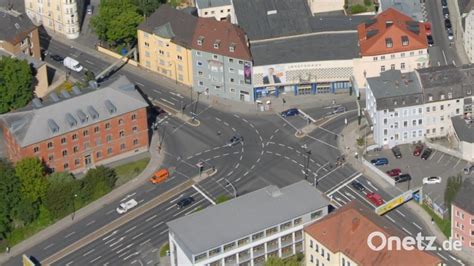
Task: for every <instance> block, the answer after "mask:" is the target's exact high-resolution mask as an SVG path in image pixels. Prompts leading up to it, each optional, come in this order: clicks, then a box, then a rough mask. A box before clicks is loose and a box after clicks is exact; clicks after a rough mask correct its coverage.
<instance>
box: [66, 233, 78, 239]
mask: <svg viewBox="0 0 474 266" xmlns="http://www.w3.org/2000/svg"><path fill="white" fill-rule="evenodd" d="M75 233H76V232H71V233H69V234H67V235H66V236H65V237H64V238H68V237H70V236H72V235H74V234H75Z"/></svg>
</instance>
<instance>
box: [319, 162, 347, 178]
mask: <svg viewBox="0 0 474 266" xmlns="http://www.w3.org/2000/svg"><path fill="white" fill-rule="evenodd" d="M341 167H342V165H339V166H338V167H335V168H334V169H332V170H331V171H330V172H328V173H327V174H325V175H323V176H322V177H321V178H318V180H319V181H321V180H323V179H324V178H326V177H327V176H329V175H330V174H332V173H333V172H335V171H336V170H337V169H339V168H341Z"/></svg>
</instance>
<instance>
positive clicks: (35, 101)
mask: <svg viewBox="0 0 474 266" xmlns="http://www.w3.org/2000/svg"><path fill="white" fill-rule="evenodd" d="M33 106H34V107H35V108H40V107H42V106H43V104H42V103H41V100H40V99H39V98H34V99H33Z"/></svg>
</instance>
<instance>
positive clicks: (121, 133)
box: [119, 130, 125, 138]
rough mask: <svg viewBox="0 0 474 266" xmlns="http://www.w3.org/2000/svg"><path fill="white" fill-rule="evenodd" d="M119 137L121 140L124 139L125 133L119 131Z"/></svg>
mask: <svg viewBox="0 0 474 266" xmlns="http://www.w3.org/2000/svg"><path fill="white" fill-rule="evenodd" d="M119 136H120V137H121V138H123V137H125V131H123V130H120V132H119Z"/></svg>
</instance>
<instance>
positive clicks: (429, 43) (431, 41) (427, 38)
mask: <svg viewBox="0 0 474 266" xmlns="http://www.w3.org/2000/svg"><path fill="white" fill-rule="evenodd" d="M426 40H427V41H428V45H429V46H430V47H431V46H433V45H434V40H433V36H431V35H428V36H426Z"/></svg>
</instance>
